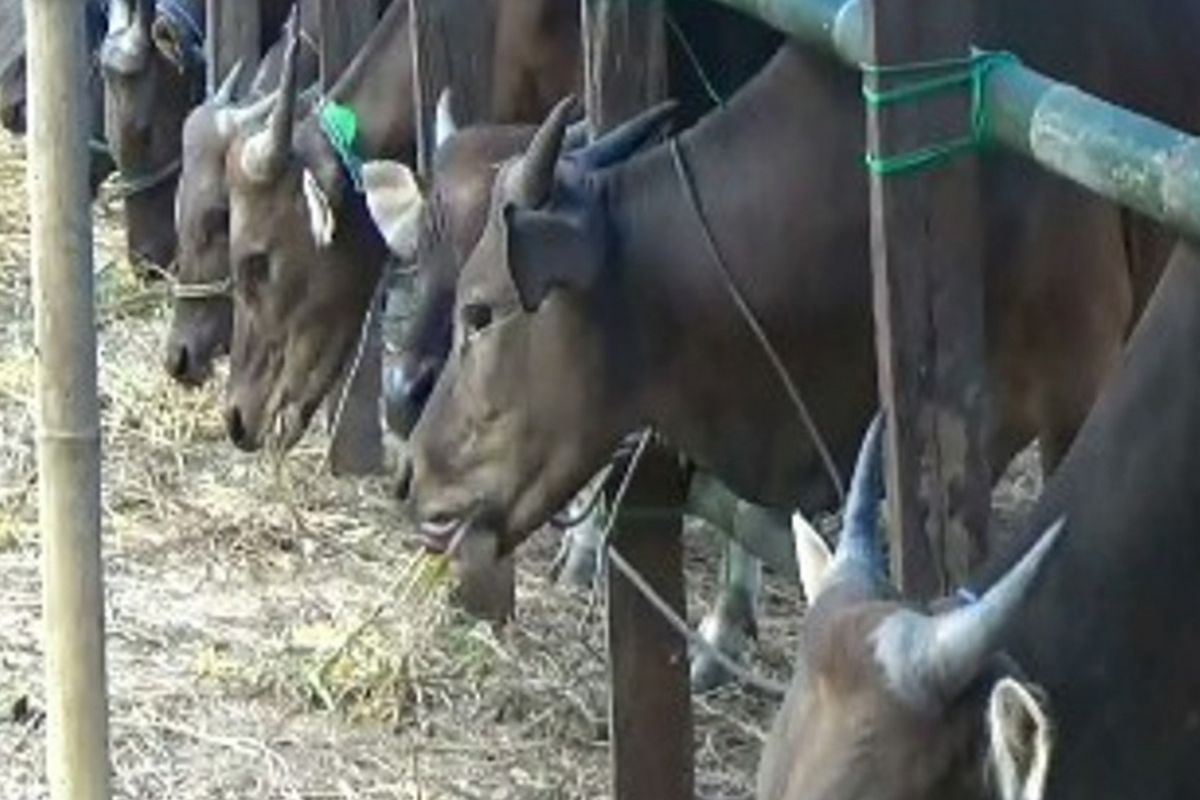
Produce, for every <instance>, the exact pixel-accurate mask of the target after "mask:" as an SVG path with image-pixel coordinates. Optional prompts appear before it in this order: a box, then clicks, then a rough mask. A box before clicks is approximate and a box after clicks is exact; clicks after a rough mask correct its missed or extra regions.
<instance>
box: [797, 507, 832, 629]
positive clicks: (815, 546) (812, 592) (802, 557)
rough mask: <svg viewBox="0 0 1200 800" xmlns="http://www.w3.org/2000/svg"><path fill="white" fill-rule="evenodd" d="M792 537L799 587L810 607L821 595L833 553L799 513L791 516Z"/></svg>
mask: <svg viewBox="0 0 1200 800" xmlns="http://www.w3.org/2000/svg"><path fill="white" fill-rule="evenodd" d="M792 535H793V536H794V537H795V539H796V566H797V567H798V568H799V570H800V585H801V586H802V587H803V588H804V597H805V599H807V600H808V604H809V605H810V606H811V605H812V604H813V601H815V600H816V599H817V595H818V594H820V593H821V587H822V586H823V585H824V584H825V576H826V574H827V573H828V572H829V564H830V562H832V561H833V553H831V552H830V551H829V545H828V544H826V543H825V540H824V539H822V538H821V534H819V533H817V530H816V528H814V527H813V526H812V524H811V523H809V521H808V520H807V519H805V518H804V516H803V515H802V514H801V513H800V512H796V513H795V514H793V515H792Z"/></svg>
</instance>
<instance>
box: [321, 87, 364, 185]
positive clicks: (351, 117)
mask: <svg viewBox="0 0 1200 800" xmlns="http://www.w3.org/2000/svg"><path fill="white" fill-rule="evenodd" d="M319 119H320V122H321V131H322V132H323V133H324V134H325V138H326V139H328V140H329V146H330V147H332V148H333V150H334V152H336V153H337V155H338V158H339V159H341V162H342V166H343V167H345V168H346V173H347V174H348V175H349V176H350V182H351V183H352V184H354V189H355V191H357V192H360V193H361V192H362V190H363V182H362V158H360V157H359V155H358V115H357V114H356V113H354V109H352V108H350V107H349V106H344V105H342V104H341V103H335V102H333V101H332V100H327V101H326V102H325V103H323V104H322V105H321V113H320V116H319Z"/></svg>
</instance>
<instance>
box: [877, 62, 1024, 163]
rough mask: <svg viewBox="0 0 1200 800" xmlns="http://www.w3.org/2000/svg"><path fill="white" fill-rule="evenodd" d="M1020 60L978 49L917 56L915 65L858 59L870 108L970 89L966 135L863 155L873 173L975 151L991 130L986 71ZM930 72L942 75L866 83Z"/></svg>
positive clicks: (945, 160)
mask: <svg viewBox="0 0 1200 800" xmlns="http://www.w3.org/2000/svg"><path fill="white" fill-rule="evenodd" d="M1016 61H1017V57H1016V56H1015V55H1013V54H1012V53H1009V52H1004V51H999V52H997V51H985V50H977V51H975V52H973V53H972V54H971V55H970V56H967V57H966V58H947V59H941V60H937V61H919V62H914V63H911V64H885V65H877V64H860V65H859V69H860V70H861V71H862V73H863V76H864V82H863V87H862V93H863V99H865V100H866V103H867V105H868V106H869V107H871V108H884V107H886V106H891V105H898V104H900V103H909V102H915V101H919V100H923V99H925V98H927V97H931V96H934V95H940V94H944V93H946V92H948V91H952V90H954V89H957V88H960V87H964V86H965V87H967V88H969V89H970V92H971V125H970V130H969V131H968V132H967V133H966V134H965V135H964V136H961V137H959V138H957V139H951V140H950V141H947V142H939V143H937V144H932V145H929V146H928V147H922V148H920V149H917V150H912V151H910V152H907V153H898V154H896V155H891V156H881V155H879V154H877V153H867V154H866V155H865V157H864V160H865V161H866V165H867V169H868V170H870V171H871V172H872V173H874V174H875V175H900V174H903V173H907V172H914V171H916V170H920V169H926V168H928V167H933V166H936V165H938V164H942V163H945V162H947V161H949V160H951V159H953V158H954V157H956V156H958V155H960V154H962V153H964V152H967V151H970V150H977V149H978V148H979V147H980V146H981V145H982V144H983V141H984V136H985V135H986V133H987V129H988V108H987V103H986V101H985V95H984V91H983V90H984V87H985V84H986V83H987V78H988V75H989V74H991V72H992V70H994V69H995V68H996V67H999V66H1001V65H1004V64H1011V63H1014V62H1016ZM928 73H941V74H935V75H934V76H933V77H930V78H925V79H922V80H916V81H912V82H909V83H906V84H904V85H902V86H898V87H896V88H894V89H886V90H879V89H875V88H872V87H870V86H867V84H866V81H865V78H868V77H871V78H886V77H902V76H911V75H921V74H928Z"/></svg>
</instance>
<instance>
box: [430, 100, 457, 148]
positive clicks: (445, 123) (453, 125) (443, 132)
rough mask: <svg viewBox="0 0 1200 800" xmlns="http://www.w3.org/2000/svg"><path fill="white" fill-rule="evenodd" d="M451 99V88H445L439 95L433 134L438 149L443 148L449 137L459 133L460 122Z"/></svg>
mask: <svg viewBox="0 0 1200 800" xmlns="http://www.w3.org/2000/svg"><path fill="white" fill-rule="evenodd" d="M450 101H451V97H450V89H449V88H446V89H443V90H442V93H441V94H440V95H438V101H437V124H436V125H435V126H434V136H433V141H434V147H436V148H437V149H438V150H440V149H442V145H444V144H445V143H446V140H447V139H449V138H450V137H451V136H453V135H454V134H456V133H458V123H457V122H456V121H455V120H454V109H453V108H451V107H450Z"/></svg>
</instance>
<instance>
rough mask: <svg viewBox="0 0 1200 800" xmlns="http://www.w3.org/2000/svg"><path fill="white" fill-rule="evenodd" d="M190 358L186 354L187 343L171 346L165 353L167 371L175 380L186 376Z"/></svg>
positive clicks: (180, 379)
mask: <svg viewBox="0 0 1200 800" xmlns="http://www.w3.org/2000/svg"><path fill="white" fill-rule="evenodd" d="M190 361H191V359H190V358H189V356H188V349H187V345H178V346H176V347H173V348H172V349H171V350H170V351H169V352H168V353H167V372H169V373H170V374H171V377H172V378H174V379H175V380H177V381H182V380H184V379H185V378H187V377H188V366H189V365H190Z"/></svg>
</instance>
